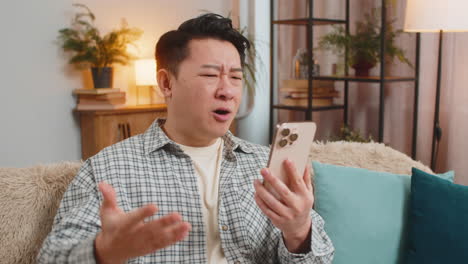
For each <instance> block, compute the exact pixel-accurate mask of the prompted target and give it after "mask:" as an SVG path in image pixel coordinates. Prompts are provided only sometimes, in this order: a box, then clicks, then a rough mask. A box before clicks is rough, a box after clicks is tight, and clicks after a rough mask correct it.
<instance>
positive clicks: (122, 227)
mask: <svg viewBox="0 0 468 264" xmlns="http://www.w3.org/2000/svg"><path fill="white" fill-rule="evenodd" d="M99 190H100V191H101V193H102V195H103V197H104V201H103V203H102V205H101V210H100V217H101V224H102V226H101V232H99V233H98V235H97V236H96V240H95V242H94V243H95V245H94V246H95V249H96V251H95V252H96V260H97V262H98V263H101V264H103V263H124V262H125V261H126V260H128V259H130V258H134V257H139V256H144V255H147V254H149V253H152V252H154V251H156V250H159V249H162V248H165V247H167V246H170V245H172V244H174V243H176V242H178V241H180V240H183V239H184V238H185V237H186V236H187V235H188V232H189V231H190V229H191V226H190V224H189V223H188V222H184V221H182V217H181V216H180V214H178V213H171V214H168V215H165V216H163V217H161V218H159V219H156V220H153V221H148V222H145V221H144V220H145V218H147V217H150V216H152V215H154V214H155V213H156V212H157V211H158V209H157V208H156V206H155V205H146V206H143V207H140V208H138V209H135V210H133V211H131V212H129V213H125V212H124V211H123V210H122V209H120V208H119V207H118V205H117V198H116V194H115V190H114V188H112V186H111V185H109V184H107V183H104V182H101V183H100V184H99Z"/></svg>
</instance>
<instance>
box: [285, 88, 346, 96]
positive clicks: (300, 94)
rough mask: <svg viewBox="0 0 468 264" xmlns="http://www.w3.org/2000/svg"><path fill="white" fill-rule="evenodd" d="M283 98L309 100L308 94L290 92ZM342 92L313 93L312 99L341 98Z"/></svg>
mask: <svg viewBox="0 0 468 264" xmlns="http://www.w3.org/2000/svg"><path fill="white" fill-rule="evenodd" d="M283 96H284V97H285V98H308V97H309V94H308V93H307V92H290V93H284V94H283ZM339 96H340V92H338V91H335V90H333V91H329V92H326V93H315V92H314V93H313V94H312V98H324V97H339Z"/></svg>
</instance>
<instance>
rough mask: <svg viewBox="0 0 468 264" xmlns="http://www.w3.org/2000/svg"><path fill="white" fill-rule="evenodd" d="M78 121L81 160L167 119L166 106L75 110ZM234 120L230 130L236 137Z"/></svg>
mask: <svg viewBox="0 0 468 264" xmlns="http://www.w3.org/2000/svg"><path fill="white" fill-rule="evenodd" d="M75 112H76V113H77V114H78V116H79V119H80V127H81V157H82V159H83V160H86V159H87V158H89V157H91V156H93V155H95V154H97V153H98V152H99V151H101V150H102V149H103V148H105V147H107V146H110V145H112V144H115V143H117V142H119V141H121V140H124V139H126V138H129V137H131V136H135V135H137V134H141V133H143V132H145V131H146V129H147V128H148V127H149V126H150V125H151V124H152V123H153V121H154V120H155V119H156V118H161V117H166V105H165V104H158V105H139V106H128V107H125V108H119V109H113V110H75ZM236 125H237V124H236V120H234V121H233V122H232V124H231V127H230V130H231V132H232V133H233V134H236V133H235V131H236V128H237V127H236Z"/></svg>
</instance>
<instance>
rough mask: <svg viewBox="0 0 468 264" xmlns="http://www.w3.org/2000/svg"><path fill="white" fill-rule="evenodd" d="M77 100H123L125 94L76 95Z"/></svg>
mask: <svg viewBox="0 0 468 264" xmlns="http://www.w3.org/2000/svg"><path fill="white" fill-rule="evenodd" d="M77 97H78V99H88V100H90V99H93V100H108V99H113V98H125V92H117V93H106V94H78V95H77Z"/></svg>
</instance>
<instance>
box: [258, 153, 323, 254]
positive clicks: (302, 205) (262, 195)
mask: <svg viewBox="0 0 468 264" xmlns="http://www.w3.org/2000/svg"><path fill="white" fill-rule="evenodd" d="M283 166H285V169H286V174H287V175H288V185H286V184H285V183H283V182H282V181H281V180H280V179H278V178H277V177H275V176H274V175H272V174H271V172H270V171H269V170H268V169H266V168H264V169H262V170H261V174H262V176H263V178H264V180H265V182H268V183H269V185H270V186H271V187H272V189H273V190H274V191H275V192H276V193H277V194H278V195H279V198H276V197H275V196H274V195H273V194H272V193H270V192H269V191H268V190H267V189H266V188H265V186H264V185H263V184H262V183H261V181H260V180H256V181H255V182H254V186H255V190H256V192H255V202H256V203H257V205H258V206H259V207H260V209H261V210H262V212H263V213H264V214H265V215H266V216H267V217H268V218H269V219H270V220H271V222H272V223H273V225H275V226H276V227H277V228H278V229H280V230H281V231H282V232H283V238H284V242H285V245H286V247H287V249H288V250H289V251H290V252H293V253H306V252H308V251H309V249H310V243H311V242H310V232H311V228H312V218H311V216H310V210H311V209H312V206H313V204H314V195H313V192H312V184H311V179H310V165H308V166H307V167H306V169H305V170H304V174H303V175H302V176H301V175H300V174H299V173H298V172H297V170H296V167H295V165H294V163H293V162H291V161H289V160H285V161H284V163H283Z"/></svg>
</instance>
